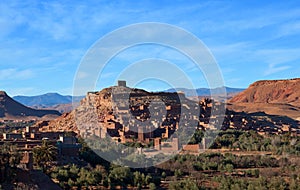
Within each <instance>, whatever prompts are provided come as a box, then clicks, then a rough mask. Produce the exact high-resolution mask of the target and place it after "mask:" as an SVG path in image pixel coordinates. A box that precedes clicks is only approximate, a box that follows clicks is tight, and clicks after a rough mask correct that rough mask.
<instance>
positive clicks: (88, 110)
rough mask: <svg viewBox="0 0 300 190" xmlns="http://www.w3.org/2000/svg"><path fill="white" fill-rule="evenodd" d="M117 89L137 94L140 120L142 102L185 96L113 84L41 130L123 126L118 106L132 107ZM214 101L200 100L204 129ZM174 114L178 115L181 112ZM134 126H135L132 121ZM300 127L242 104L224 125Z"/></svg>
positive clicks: (170, 101)
mask: <svg viewBox="0 0 300 190" xmlns="http://www.w3.org/2000/svg"><path fill="white" fill-rule="evenodd" d="M114 90H118V91H119V92H122V91H123V90H124V91H126V90H131V91H132V92H133V93H134V95H133V96H131V97H130V105H134V106H133V107H132V106H131V107H132V109H131V112H130V115H132V116H137V117H136V119H137V118H139V119H140V120H143V117H145V118H146V117H149V115H147V113H146V112H141V110H140V109H141V107H140V106H141V105H145V104H147V102H149V101H150V102H151V101H156V100H155V99H157V98H158V97H159V99H161V100H162V101H163V102H164V104H166V105H168V104H171V105H172V106H174V105H177V106H178V97H179V96H180V97H181V95H179V96H178V95H177V94H176V93H149V92H146V91H143V90H138V89H129V88H125V87H110V88H106V89H103V90H102V91H100V92H89V93H88V94H87V96H86V97H85V98H84V99H83V100H82V101H81V103H80V106H78V107H77V108H76V109H75V110H73V111H72V112H70V113H66V114H63V115H62V116H61V117H59V118H57V119H56V120H53V121H50V122H49V123H43V124H42V125H39V126H40V127H41V130H42V131H74V132H76V133H80V130H81V129H80V128H78V126H81V127H83V128H84V129H88V130H89V129H93V127H95V126H97V125H99V122H100V123H101V124H103V125H106V124H108V125H107V126H106V127H107V128H110V126H109V123H112V122H113V123H116V126H122V123H124V122H126V121H125V120H124V118H123V119H120V118H118V116H117V115H118V114H117V115H115V114H114V112H115V111H116V110H118V109H119V111H120V110H121V111H122V110H123V111H125V110H128V106H127V107H126V106H124V105H121V102H120V103H118V102H117V104H118V106H117V107H118V108H117V109H116V105H115V104H116V101H115V100H114V98H113V97H114V95H113V94H115V93H114ZM119 95H121V96H122V93H120V94H119ZM176 97H177V98H176ZM120 98H122V97H118V98H117V99H120ZM125 98H126V97H125ZM127 100H128V99H127ZM182 100H183V102H181V103H182V105H188V104H190V103H191V104H193V105H195V104H196V106H197V105H198V103H196V102H190V101H189V100H187V99H185V98H180V101H182ZM204 101H205V100H204ZM208 101H209V100H208ZM210 104H212V103H211V102H209V103H203V102H200V104H199V107H200V110H201V111H200V116H199V121H200V125H203V126H202V127H203V128H206V127H210V126H209V125H208V126H206V125H207V121H208V120H209V116H210ZM216 104H217V105H219V103H218V102H216ZM260 106H261V105H260ZM179 107H180V106H179ZM183 107H184V106H183ZM188 107H190V106H188ZM221 107H222V106H221ZM246 107H247V106H246ZM286 107H287V109H288V108H289V106H286ZM284 108H285V107H284ZM143 109H145V108H143ZM133 110H135V111H133ZM177 111H178V110H177ZM179 111H180V110H179ZM298 111H299V110H298ZM297 113H299V112H297ZM170 114H172V113H170ZM173 114H175V115H176V114H178V113H173ZM158 117H159V118H162V117H163V116H162V115H158ZM145 118H144V119H145ZM130 125H132V123H131V124H130ZM298 127H299V122H298V121H296V120H294V119H291V118H289V117H285V116H276V114H275V115H270V114H266V113H264V112H261V111H260V110H255V111H253V112H252V113H245V112H244V108H243V107H242V106H239V107H238V108H237V110H236V111H234V110H233V111H232V109H231V110H227V111H226V114H225V118H224V122H223V125H222V129H228V128H232V129H243V130H249V129H252V130H257V131H269V132H272V133H281V132H282V131H283V130H291V131H292V130H294V131H296V130H298ZM284 128H285V129H284ZM90 131H92V130H90Z"/></svg>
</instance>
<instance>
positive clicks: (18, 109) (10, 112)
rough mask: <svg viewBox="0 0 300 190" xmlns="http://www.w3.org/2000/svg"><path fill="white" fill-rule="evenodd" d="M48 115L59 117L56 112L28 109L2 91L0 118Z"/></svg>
mask: <svg viewBox="0 0 300 190" xmlns="http://www.w3.org/2000/svg"><path fill="white" fill-rule="evenodd" d="M46 115H56V116H59V115H60V113H59V112H57V111H55V110H36V109H33V108H29V107H26V106H25V105H23V104H21V103H19V102H17V101H15V100H14V99H13V98H11V97H10V96H8V95H7V93H6V92H5V91H0V118H14V117H18V118H25V117H44V116H46Z"/></svg>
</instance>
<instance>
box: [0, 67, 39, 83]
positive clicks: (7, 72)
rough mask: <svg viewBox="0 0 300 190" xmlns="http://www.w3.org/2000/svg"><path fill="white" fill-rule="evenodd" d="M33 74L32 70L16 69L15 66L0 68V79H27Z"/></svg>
mask: <svg viewBox="0 0 300 190" xmlns="http://www.w3.org/2000/svg"><path fill="white" fill-rule="evenodd" d="M33 76H34V73H33V71H32V70H29V69H26V70H18V69H15V68H10V69H1V70H0V80H14V79H18V80H21V79H28V78H31V77H33Z"/></svg>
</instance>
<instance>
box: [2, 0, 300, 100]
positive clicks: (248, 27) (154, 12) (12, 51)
mask: <svg viewBox="0 0 300 190" xmlns="http://www.w3.org/2000/svg"><path fill="white" fill-rule="evenodd" d="M139 22H163V23H168V24H172V25H175V26H178V27H181V28H184V29H185V30H187V31H189V32H191V33H193V34H194V35H196V36H197V37H198V38H199V39H201V40H202V41H203V43H204V44H205V45H206V46H207V47H208V48H209V49H210V51H211V52H212V54H213V55H214V57H215V59H216V61H217V63H218V64H219V67H220V68H221V71H222V73H223V77H224V82H225V85H226V86H230V87H243V88H246V87H247V86H248V85H249V84H251V83H252V82H254V81H257V80H262V79H282V78H283V79H285V78H296V77H300V76H299V73H300V66H299V63H300V3H299V2H298V1H289V2H283V1H272V2H271V3H268V2H267V1H266V2H259V1H256V2H255V1H150V0H149V1H98V0H97V1H96V0H95V1H26V0H23V1H15V0H9V1H8V0H7V1H6V0H2V1H1V2H0V89H1V90H5V91H7V92H8V94H9V95H12V96H14V95H19V94H23V95H36V94H43V93H46V92H59V93H61V94H72V88H73V79H74V76H75V74H76V71H77V68H78V66H79V64H80V61H81V59H82V57H83V56H84V55H85V53H86V52H87V50H88V49H89V48H90V47H91V46H92V45H93V44H94V43H95V42H96V41H97V40H98V39H99V38H101V37H103V36H104V35H105V34H107V33H109V32H111V31H113V30H115V29H118V28H119V27H123V26H126V25H129V24H134V23H139ZM145 49H146V50H145ZM149 49H151V51H150V52H151V53H152V54H151V53H150V55H154V56H156V57H159V56H163V55H164V53H163V52H167V53H166V54H168V55H170V54H169V53H172V52H171V51H170V50H166V49H164V48H162V47H140V49H138V50H137V49H135V48H133V49H131V50H128V52H122V54H123V55H124V56H123V57H122V55H121V54H120V57H119V59H118V58H115V62H119V64H122V63H123V62H124V63H126V61H127V64H128V61H129V60H130V59H129V58H130V55H135V54H136V53H138V54H139V55H140V56H138V57H140V58H142V56H143V54H144V53H145V52H143V51H147V50H149ZM168 52H169V53H168ZM158 54H159V56H158ZM124 57H125V58H124ZM122 61H123V62H122ZM131 61H132V60H131ZM135 61H136V60H135ZM176 64H179V62H178V63H176ZM114 65H115V66H114ZM109 68H110V69H109ZM119 68H120V67H119V66H118V65H116V64H114V60H112V62H111V64H110V66H108V67H107V71H106V73H104V74H103V75H104V76H103V77H106V78H107V79H106V80H104V79H103V80H101V81H99V82H98V85H97V88H98V89H96V90H100V89H101V88H102V87H105V86H110V85H113V82H114V80H113V79H115V77H116V76H117V74H118V72H119V70H118V69H119ZM186 69H189V68H188V67H186ZM186 72H189V71H188V70H187V71H186ZM191 77H192V78H193V80H197V79H198V78H197V77H199V81H200V82H199V81H198V82H197V84H196V87H201V86H203V87H205V85H206V83H205V81H203V76H196V75H195V76H194V75H193V74H191ZM154 84H156V83H154ZM144 85H145V86H143V85H141V87H145V88H149V90H155V88H157V89H160V88H161V89H163V88H164V87H165V86H164V85H161V86H159V84H158V83H157V84H156V85H153V84H152V86H151V84H150V83H148V84H146V83H145V84H144ZM147 85H148V86H147Z"/></svg>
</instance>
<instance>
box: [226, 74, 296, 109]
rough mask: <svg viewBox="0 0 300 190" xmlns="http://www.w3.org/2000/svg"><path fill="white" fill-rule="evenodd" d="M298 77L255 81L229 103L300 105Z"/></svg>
mask: <svg viewBox="0 0 300 190" xmlns="http://www.w3.org/2000/svg"><path fill="white" fill-rule="evenodd" d="M299 97H300V78H297V79H290V80H264V81H257V82H255V83H253V84H251V85H250V86H249V88H247V89H246V90H245V91H243V92H241V93H239V94H238V95H236V96H235V97H233V98H232V99H231V100H230V101H229V102H230V103H280V104H291V105H293V106H300V99H299Z"/></svg>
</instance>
